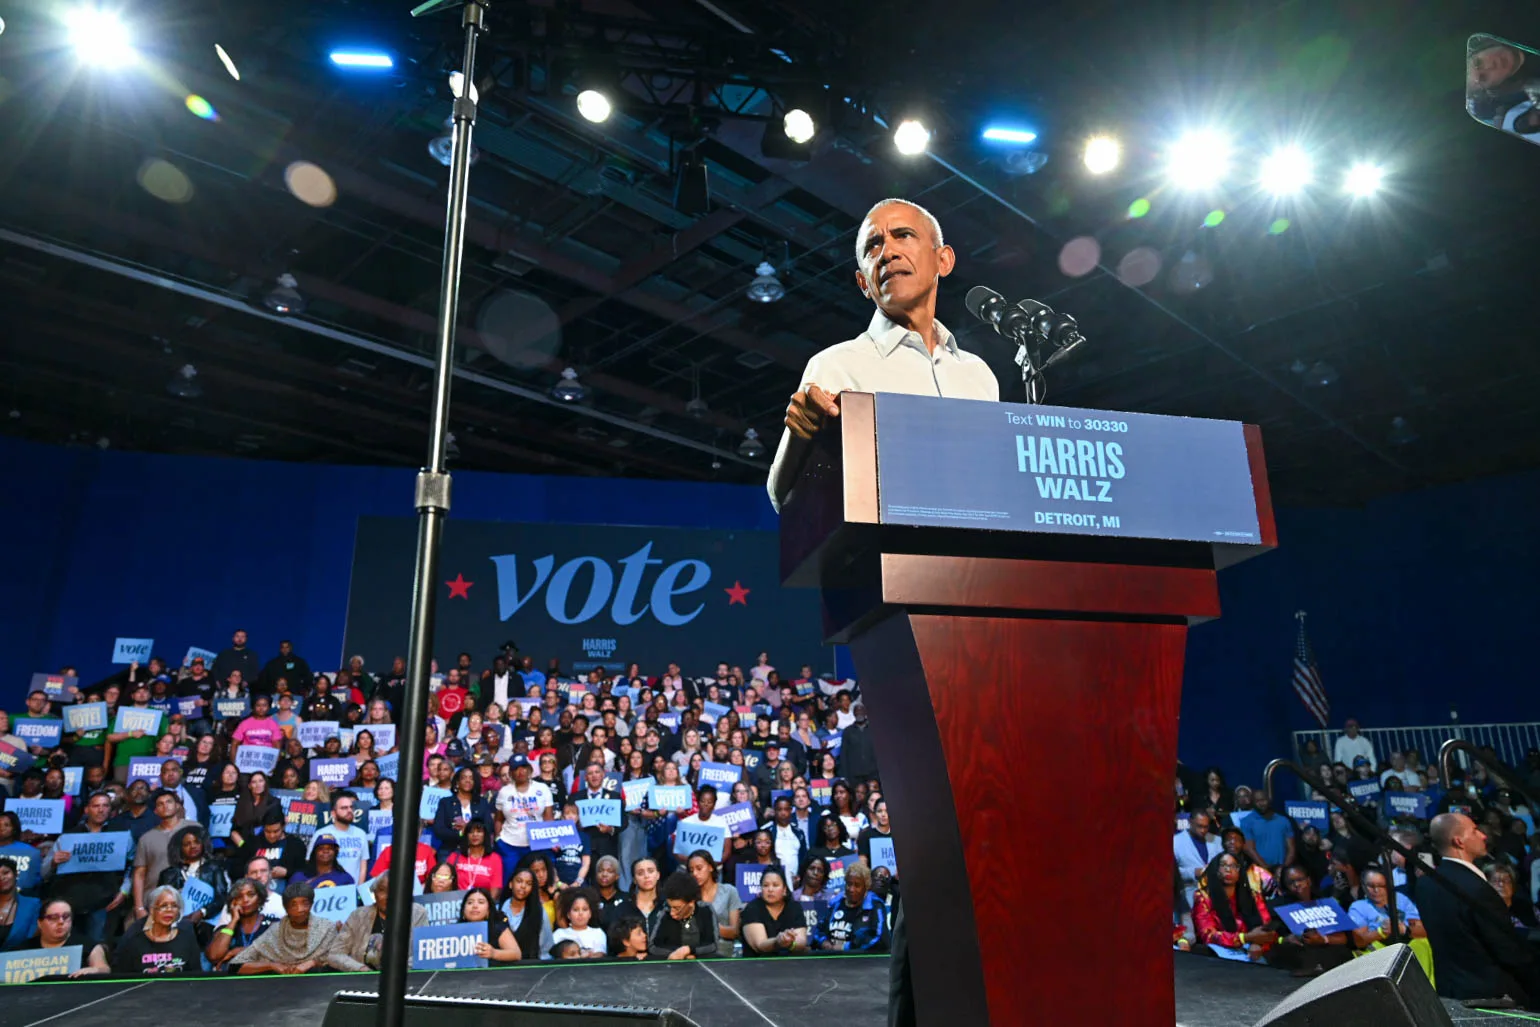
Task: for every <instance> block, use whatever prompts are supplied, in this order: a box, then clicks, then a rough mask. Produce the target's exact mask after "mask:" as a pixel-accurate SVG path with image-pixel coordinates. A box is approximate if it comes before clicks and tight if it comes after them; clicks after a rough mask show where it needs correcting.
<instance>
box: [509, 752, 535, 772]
mask: <svg viewBox="0 0 1540 1027" xmlns="http://www.w3.org/2000/svg"><path fill="white" fill-rule="evenodd" d="M527 766H530V762H529V757H527V756H517V755H516V756H514V757H513V759H511V760H509V761H508V767H509V769H510V770H518V769H519V768H520V767H527Z"/></svg>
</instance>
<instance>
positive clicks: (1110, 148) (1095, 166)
mask: <svg viewBox="0 0 1540 1027" xmlns="http://www.w3.org/2000/svg"><path fill="white" fill-rule="evenodd" d="M1082 159H1083V160H1084V161H1085V169H1086V170H1087V171H1089V172H1090V173H1091V174H1093V175H1105V174H1106V173H1107V172H1109V171H1111V170H1113V169H1114V168H1116V167H1117V166H1118V164H1119V163H1120V162H1121V161H1122V160H1123V147H1122V145H1121V144H1120V143H1119V142H1118V141H1117V140H1116V139H1113V138H1112V137H1111V136H1093V137H1092V138H1090V139H1087V140H1086V144H1085V154H1084V156H1083V158H1082Z"/></svg>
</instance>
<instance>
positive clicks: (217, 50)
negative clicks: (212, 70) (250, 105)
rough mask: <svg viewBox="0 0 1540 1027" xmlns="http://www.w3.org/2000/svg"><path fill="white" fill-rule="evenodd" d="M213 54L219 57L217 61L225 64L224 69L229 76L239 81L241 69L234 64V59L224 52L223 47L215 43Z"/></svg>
mask: <svg viewBox="0 0 1540 1027" xmlns="http://www.w3.org/2000/svg"><path fill="white" fill-rule="evenodd" d="M214 55H215V56H216V57H218V58H219V63H220V64H223V65H224V66H225V70H226V71H228V72H229V73H230V77H231V78H233V79H235V81H237V82H239V81H240V80H241V70H240V69H239V68H237V67H236V66H235V61H234V60H232V59H231V57H230V55H229V54H228V53H226V52H225V48H224V47H222V46H220V45H219V44H218V43H215V44H214Z"/></svg>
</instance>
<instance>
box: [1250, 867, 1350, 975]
mask: <svg viewBox="0 0 1540 1027" xmlns="http://www.w3.org/2000/svg"><path fill="white" fill-rule="evenodd" d="M1283 891H1284V894H1283V895H1281V896H1280V897H1279V898H1278V900H1277V904H1278V905H1293V904H1296V903H1297V904H1298V905H1301V906H1305V907H1307V908H1308V907H1310V906H1314V905H1317V904H1319V903H1320V902H1322V901H1324V900H1322V899H1317V898H1315V897H1314V895H1315V886H1314V883H1313V882H1312V881H1311V880H1310V873H1309V871H1307V870H1306V869H1305V868H1304V867H1301V866H1297V865H1290V866H1287V867H1284V868H1283ZM1277 922H1278V926H1279V929H1280V930H1282V931H1285V932H1287V933H1285V934H1284V936H1283V937H1282V938H1279V939H1278V945H1277V947H1276V948H1274V949H1273V951H1272V952H1271V953H1269V955H1268V962H1269V963H1271V964H1273V965H1274V966H1279V967H1283V968H1284V969H1286V970H1293V971H1294V973H1295V976H1297V977H1314V976H1315V975H1316V974H1320V973H1325V972H1326V971H1327V970H1330V969H1332V968H1333V967H1338V966H1341V965H1342V964H1343V963H1346V962H1347V961H1348V960H1350V959H1352V958H1353V945H1352V940H1353V939H1352V932H1351V931H1334V932H1332V933H1331V934H1322V933H1321V932H1320V931H1317V930H1316V929H1315V928H1309V929H1307V930H1305V931H1296V930H1295V929H1294V928H1293V927H1292V926H1291V925H1290V924H1289V922H1288V920H1287V919H1285V918H1283V917H1278V918H1277Z"/></svg>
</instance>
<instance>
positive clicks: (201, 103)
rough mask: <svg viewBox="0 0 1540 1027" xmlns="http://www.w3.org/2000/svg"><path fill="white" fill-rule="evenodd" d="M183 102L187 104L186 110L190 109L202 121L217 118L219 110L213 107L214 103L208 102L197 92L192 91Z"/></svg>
mask: <svg viewBox="0 0 1540 1027" xmlns="http://www.w3.org/2000/svg"><path fill="white" fill-rule="evenodd" d="M183 102H184V103H186V104H187V109H188V110H190V111H192V112H193V113H194V114H196V115H197V116H198V117H200V118H202V119H203V120H204V121H218V120H219V112H218V111H216V110H215V109H214V105H213V104H211V103H209V102H208V101H207V100H205V99H204V98H203V97H201V96H199V95H198V94H197V93H193V94H192V95H191V96H189V97H188V98H187V99H186V100H184V101H183Z"/></svg>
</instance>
